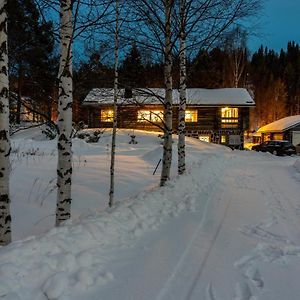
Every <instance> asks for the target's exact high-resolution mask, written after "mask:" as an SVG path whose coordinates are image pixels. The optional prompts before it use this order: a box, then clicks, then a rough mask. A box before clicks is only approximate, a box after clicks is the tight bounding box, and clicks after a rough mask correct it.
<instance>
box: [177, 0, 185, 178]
mask: <svg viewBox="0 0 300 300" xmlns="http://www.w3.org/2000/svg"><path fill="white" fill-rule="evenodd" d="M180 23H181V24H180V53H179V60H180V86H179V97H180V99H179V111H178V145H177V146H178V174H179V175H181V174H184V173H185V131H186V130H185V109H186V98H187V91H186V34H185V0H180Z"/></svg>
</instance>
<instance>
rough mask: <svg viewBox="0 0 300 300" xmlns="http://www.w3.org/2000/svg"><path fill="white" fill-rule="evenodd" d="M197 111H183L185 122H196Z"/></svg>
mask: <svg viewBox="0 0 300 300" xmlns="http://www.w3.org/2000/svg"><path fill="white" fill-rule="evenodd" d="M197 121H198V111H197V110H186V111H185V122H197Z"/></svg>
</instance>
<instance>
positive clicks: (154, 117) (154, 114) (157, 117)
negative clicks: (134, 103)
mask: <svg viewBox="0 0 300 300" xmlns="http://www.w3.org/2000/svg"><path fill="white" fill-rule="evenodd" d="M163 118H164V113H163V112H162V111H161V110H151V111H150V110H139V111H138V116H137V120H138V122H147V121H149V122H154V123H159V122H162V120H163Z"/></svg>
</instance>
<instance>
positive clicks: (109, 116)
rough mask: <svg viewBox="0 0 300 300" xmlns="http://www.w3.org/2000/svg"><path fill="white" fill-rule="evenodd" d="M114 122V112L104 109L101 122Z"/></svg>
mask: <svg viewBox="0 0 300 300" xmlns="http://www.w3.org/2000/svg"><path fill="white" fill-rule="evenodd" d="M113 121H114V111H113V110H112V109H102V110H101V122H113Z"/></svg>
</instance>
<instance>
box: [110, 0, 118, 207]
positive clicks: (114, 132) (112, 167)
mask: <svg viewBox="0 0 300 300" xmlns="http://www.w3.org/2000/svg"><path fill="white" fill-rule="evenodd" d="M118 66H119V0H116V31H115V66H114V71H115V74H114V116H113V118H114V119H113V130H112V139H111V161H110V189H109V207H112V206H113V204H114V190H115V182H114V181H115V154H116V135H117V126H118V116H117V103H118V84H119V72H118Z"/></svg>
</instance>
